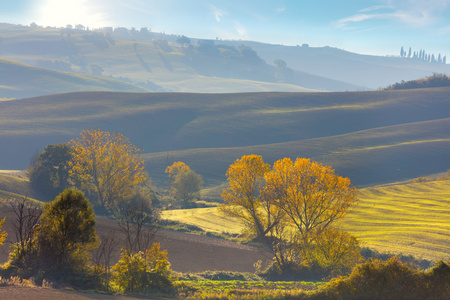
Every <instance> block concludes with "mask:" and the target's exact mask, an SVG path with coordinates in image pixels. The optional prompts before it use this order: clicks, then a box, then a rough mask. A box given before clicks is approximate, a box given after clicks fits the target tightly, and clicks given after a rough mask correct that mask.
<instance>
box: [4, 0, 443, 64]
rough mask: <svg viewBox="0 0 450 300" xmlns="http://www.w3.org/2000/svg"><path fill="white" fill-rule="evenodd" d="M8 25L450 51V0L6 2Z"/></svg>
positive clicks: (383, 50)
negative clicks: (122, 29)
mask: <svg viewBox="0 0 450 300" xmlns="http://www.w3.org/2000/svg"><path fill="white" fill-rule="evenodd" d="M0 2H1V10H0V22H6V23H14V24H23V25H28V24H30V23H31V22H36V23H37V24H38V25H43V26H58V27H59V26H66V25H67V24H71V25H75V24H83V25H85V26H89V27H91V28H98V27H105V26H113V27H127V28H131V27H135V28H137V29H140V28H141V27H147V28H149V29H151V30H152V31H156V32H165V33H169V34H179V35H186V36H189V37H196V38H212V39H215V38H219V39H235V40H237V39H241V40H253V41H261V42H267V43H273V44H283V45H297V44H303V43H307V44H309V45H310V46H313V47H321V46H332V47H337V48H340V49H345V50H348V51H352V52H357V53H362V54H375V55H398V54H399V51H400V47H402V46H404V47H405V49H408V48H409V47H412V49H413V50H416V51H419V50H420V49H425V50H426V51H427V53H436V54H438V53H442V54H443V55H450V0H368V1H365V0H341V1H337V0H314V1H313V0H220V1H219V0H209V1H208V0H0Z"/></svg>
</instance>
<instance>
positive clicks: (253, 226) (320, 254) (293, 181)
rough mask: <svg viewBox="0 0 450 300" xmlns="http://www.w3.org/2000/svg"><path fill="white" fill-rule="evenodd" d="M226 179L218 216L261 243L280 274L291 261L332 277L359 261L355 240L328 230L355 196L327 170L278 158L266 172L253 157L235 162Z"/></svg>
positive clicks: (343, 180)
mask: <svg viewBox="0 0 450 300" xmlns="http://www.w3.org/2000/svg"><path fill="white" fill-rule="evenodd" d="M226 175H227V178H228V187H227V189H225V190H224V191H223V192H222V197H223V199H224V202H225V203H224V205H222V207H221V209H222V211H224V212H225V213H227V214H228V215H231V216H233V217H237V218H238V219H240V220H241V221H242V222H243V223H244V225H245V226H246V228H247V229H250V232H252V233H253V234H254V235H256V237H257V238H258V241H260V242H265V244H266V245H267V246H269V248H270V250H272V253H273V254H274V255H275V260H276V262H277V264H278V266H279V267H280V268H281V269H282V270H283V269H284V268H285V267H287V266H289V265H290V264H291V263H292V262H293V260H296V257H300V259H301V260H302V261H303V262H304V263H305V264H307V265H310V266H320V267H321V268H322V269H328V270H331V269H335V270H337V273H339V272H340V271H349V268H348V266H353V265H354V264H356V262H357V261H359V260H360V254H359V249H358V242H357V240H356V238H355V237H353V236H351V235H350V234H348V233H346V232H344V231H341V230H338V229H334V228H331V227H330V225H332V224H333V223H335V222H336V221H337V220H339V219H341V218H343V217H344V216H345V215H346V214H347V213H348V212H349V209H350V208H351V207H352V206H353V205H354V203H355V200H356V195H357V189H356V188H355V187H354V186H352V185H351V184H350V180H349V179H348V178H343V177H341V176H338V175H336V174H335V173H334V170H333V169H332V168H331V167H328V166H323V165H322V164H319V163H317V162H313V161H310V160H309V159H306V158H297V159H296V160H295V162H293V161H292V160H291V159H289V158H283V159H280V160H278V161H276V162H275V163H274V165H273V167H272V168H271V167H270V165H268V164H266V163H264V162H263V160H262V157H261V156H258V155H254V154H252V155H245V156H243V157H242V158H241V159H238V160H236V161H235V163H234V164H232V165H231V166H230V168H229V169H228V171H227V173H226Z"/></svg>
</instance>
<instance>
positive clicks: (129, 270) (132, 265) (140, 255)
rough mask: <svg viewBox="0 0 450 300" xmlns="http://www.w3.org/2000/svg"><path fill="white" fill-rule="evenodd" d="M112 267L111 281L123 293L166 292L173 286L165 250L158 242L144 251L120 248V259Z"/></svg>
mask: <svg viewBox="0 0 450 300" xmlns="http://www.w3.org/2000/svg"><path fill="white" fill-rule="evenodd" d="M112 269H113V272H112V278H113V280H112V283H113V284H115V285H116V286H117V287H118V288H119V289H120V291H122V292H124V293H131V294H138V293H149V292H152V291H155V290H159V291H166V292H167V291H170V290H171V289H172V288H173V280H174V279H173V276H172V271H171V270H170V263H169V261H168V259H167V252H166V251H161V250H160V246H159V243H155V244H153V247H152V248H151V249H148V250H146V251H145V253H144V252H142V251H140V252H137V253H131V252H130V251H126V250H123V249H122V253H121V256H120V260H119V261H118V262H117V264H116V265H114V266H113V267H112Z"/></svg>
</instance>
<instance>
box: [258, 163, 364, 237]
mask: <svg viewBox="0 0 450 300" xmlns="http://www.w3.org/2000/svg"><path fill="white" fill-rule="evenodd" d="M265 180H266V191H267V192H268V194H270V195H271V199H272V202H273V203H274V204H275V205H276V206H277V207H279V208H280V209H281V210H283V211H284V212H285V213H286V215H287V216H288V217H289V219H290V221H291V223H292V224H293V225H294V226H295V227H296V228H297V229H298V231H299V233H300V234H301V235H305V234H307V233H309V232H310V231H311V230H312V229H316V228H319V229H324V228H327V227H328V226H329V225H331V224H332V223H334V222H335V221H336V220H338V219H341V218H342V217H344V216H345V215H346V214H347V213H348V211H349V209H350V207H352V206H353V205H354V202H355V199H356V194H357V189H356V188H355V187H354V186H352V185H351V183H350V179H348V178H344V177H341V176H339V175H336V174H335V173H334V170H333V169H332V168H331V167H328V166H323V165H322V164H320V163H317V162H315V161H311V160H309V159H306V158H297V159H296V160H295V162H292V160H291V159H290V158H283V159H280V160H278V161H276V162H275V163H274V165H273V169H272V171H270V172H268V173H266V174H265Z"/></svg>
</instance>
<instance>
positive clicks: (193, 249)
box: [0, 207, 271, 299]
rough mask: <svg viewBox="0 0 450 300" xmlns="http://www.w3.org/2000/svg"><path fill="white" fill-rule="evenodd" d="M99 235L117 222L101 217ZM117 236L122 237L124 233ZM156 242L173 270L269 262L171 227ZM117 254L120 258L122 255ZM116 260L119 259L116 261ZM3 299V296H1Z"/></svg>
mask: <svg viewBox="0 0 450 300" xmlns="http://www.w3.org/2000/svg"><path fill="white" fill-rule="evenodd" d="M3 217H6V222H5V225H4V229H5V230H6V231H7V232H8V234H9V235H8V239H7V240H8V241H10V242H13V241H15V237H14V234H13V230H12V226H11V221H12V220H13V218H14V216H13V215H12V214H11V213H9V212H7V208H6V207H1V208H0V219H1V218H3ZM96 220H97V225H96V229H97V234H101V233H104V234H106V233H107V232H109V231H111V230H117V231H118V229H119V228H118V226H117V224H116V222H115V221H113V220H110V219H107V218H105V217H97V219H96ZM117 238H118V239H121V238H122V236H121V234H120V233H117ZM155 242H159V243H160V244H161V249H164V250H167V252H168V257H169V261H170V263H171V264H172V270H174V271H177V272H201V271H206V270H211V271H215V270H222V271H236V272H254V271H255V269H254V267H253V265H254V263H256V262H257V261H258V260H262V261H263V262H266V263H267V262H269V261H270V259H271V257H270V254H269V253H267V252H264V251H261V250H259V249H257V248H253V247H249V246H246V245H242V244H238V243H235V242H231V241H227V240H221V239H216V238H211V237H207V236H199V235H193V234H187V233H180V232H175V231H169V230H159V231H158V232H157V234H156V236H155ZM9 251H10V247H9V246H8V243H5V245H3V246H0V263H3V262H6V261H7V260H8V253H9ZM118 255H119V253H118V254H117V257H116V259H117V258H118ZM114 263H115V262H114ZM0 299H3V298H1V297H0Z"/></svg>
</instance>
